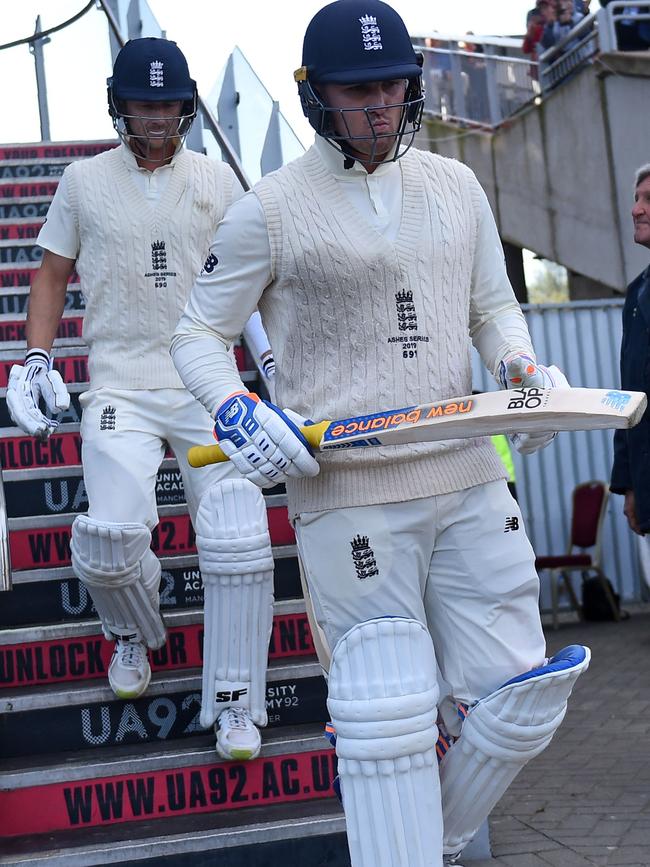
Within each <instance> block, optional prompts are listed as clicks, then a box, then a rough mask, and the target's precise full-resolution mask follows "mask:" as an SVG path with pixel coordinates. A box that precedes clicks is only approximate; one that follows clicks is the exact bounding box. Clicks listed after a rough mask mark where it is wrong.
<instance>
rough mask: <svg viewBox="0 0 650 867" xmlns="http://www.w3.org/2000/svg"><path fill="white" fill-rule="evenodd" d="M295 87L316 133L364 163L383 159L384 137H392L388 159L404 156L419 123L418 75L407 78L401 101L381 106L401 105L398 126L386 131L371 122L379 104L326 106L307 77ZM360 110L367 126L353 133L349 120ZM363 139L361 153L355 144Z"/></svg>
mask: <svg viewBox="0 0 650 867" xmlns="http://www.w3.org/2000/svg"><path fill="white" fill-rule="evenodd" d="M298 91H299V94H300V100H301V103H302V108H303V112H304V114H305V117H306V118H307V120H308V121H309V123H310V125H311V126H312V127H313V129H314V130H315V131H316V133H317V134H318V135H319V136H321V137H322V138H324V139H326V140H327V141H328V142H329V143H330V144H331V145H333V146H334V147H335V148H337V149H338V150H340V151H341V152H342V153H343V154H344V155H346V156H352V157H353V158H354V159H361V161H362V162H363V163H364V164H365V165H378V164H380V163H382V162H385V161H386V158H387V153H386V151H387V149H386V148H385V147H382V144H383V142H384V141H385V140H387V139H391V147H390V148H389V149H388V151H389V153H390V156H389V157H388V159H390V160H393V161H394V160H398V159H399V158H400V157H402V156H404V154H405V153H406V152H407V151H408V149H409V148H410V147H411V146H412V144H413V140H414V138H415V135H416V133H418V132H419V131H420V129H421V126H422V111H423V109H424V91H423V89H422V82H421V79H420V78H417V79H415V80H412V81H409V82H408V86H407V88H406V93H405V95H404V99H403V101H400V102H397V103H392V104H390V105H383V106H381V107H382V108H384V109H395V108H399V109H401V113H400V120H399V123H398V125H397V128H396V129H393V130H389V131H387V132H379V131H377V129H376V127H375V124H374V122H373V114H374V113H375V112H376V111H377V109H378V108H379V107H378V106H372V105H371V106H363V107H359V108H342V107H340V106H328V105H326V104H325V103H324V101H323V99H322V98H321V96H320V94H319V92H318V91H317V90H316V89H315V88H314V87H312V85H311V83H310V82H308V81H305V82H299V83H298ZM360 114H363V115H364V117H365V121H366V123H365V126H366V128H367V129H366V130H365V131H364V132H363V134H358V133H357V134H356V135H355V134H354V132H353V130H352V129H351V122H352V121H353V119H354V117H355V116H357V117H358V116H359V115H360ZM337 121H338V123H337ZM337 127H338V130H337ZM362 143H363V144H364V145H365V146H366V147H365V149H364V151H363V153H361V152H360V150H359V148H357V147H355V145H359V144H362ZM368 144H370V149H369V153H367V151H368V148H367V145H368Z"/></svg>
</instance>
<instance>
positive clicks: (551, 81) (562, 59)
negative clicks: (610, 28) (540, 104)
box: [539, 9, 607, 92]
mask: <svg viewBox="0 0 650 867" xmlns="http://www.w3.org/2000/svg"><path fill="white" fill-rule="evenodd" d="M601 11H602V12H606V11H607V10H606V9H602V10H601ZM597 19H598V13H592V14H591V15H586V16H585V17H584V18H583V19H582V21H580V22H578V24H576V26H575V27H574V28H573V29H572V30H570V31H569V33H567V34H566V36H565V37H564V38H563V39H561V40H560V41H559V42H558V43H557V44H556V45H553V46H552V47H551V48H549V49H548V50H547V51H545V52H544V53H543V54H542V55H541V56H540V58H539V77H540V83H541V86H542V91H544V92H545V91H548V90H551V89H552V88H554V87H556V86H557V85H558V84H559V83H560V82H562V81H564V80H565V79H566V78H567V77H568V76H569V75H571V74H572V73H573V72H575V71H576V70H577V69H578V68H579V67H581V66H583V65H584V64H585V63H587V62H588V61H589V60H591V58H592V57H594V56H595V55H596V54H597V53H598V51H599V50H600V46H599V41H598V27H597Z"/></svg>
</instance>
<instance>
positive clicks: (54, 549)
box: [0, 440, 296, 569]
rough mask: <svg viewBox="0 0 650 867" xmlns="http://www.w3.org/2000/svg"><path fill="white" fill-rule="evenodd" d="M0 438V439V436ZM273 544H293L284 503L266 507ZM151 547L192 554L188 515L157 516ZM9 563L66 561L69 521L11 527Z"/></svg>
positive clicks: (33, 565) (162, 552) (35, 565)
mask: <svg viewBox="0 0 650 867" xmlns="http://www.w3.org/2000/svg"><path fill="white" fill-rule="evenodd" d="M0 442H1V440H0ZM267 515H268V520H269V532H270V534H271V543H272V544H273V545H293V544H295V538H296V537H295V535H294V532H293V527H292V526H291V525H290V524H289V519H288V516H287V507H286V506H273V507H271V508H269V509H267ZM152 536H153V542H152V546H151V547H152V548H153V550H154V552H155V553H156V554H157V555H158V556H161V557H162V556H164V557H171V556H175V555H179V556H180V555H182V554H195V553H196V546H195V544H194V529H193V528H192V522H191V521H190V516H189V515H170V516H169V517H165V518H161V520H160V523H159V524H158V526H157V527H156V528H155V529H154V531H153V533H152ZM9 546H10V550H11V563H12V566H13V568H14V569H42V568H44V567H48V566H68V565H69V564H70V525H67V526H66V525H63V526H60V527H41V528H39V529H33V530H12V531H11V532H10V533H9Z"/></svg>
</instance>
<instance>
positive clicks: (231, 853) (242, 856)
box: [0, 798, 350, 867]
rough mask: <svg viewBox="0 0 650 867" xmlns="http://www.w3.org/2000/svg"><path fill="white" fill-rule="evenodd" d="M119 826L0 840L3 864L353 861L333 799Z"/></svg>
mask: <svg viewBox="0 0 650 867" xmlns="http://www.w3.org/2000/svg"><path fill="white" fill-rule="evenodd" d="M128 837H129V839H128V840H125V839H123V838H124V829H123V828H122V827H121V826H119V825H118V826H114V827H111V826H106V827H103V828H101V827H100V828H87V829H85V830H84V833H83V839H80V835H79V834H78V833H77V832H75V831H68V832H59V833H57V834H53V835H50V834H48V835H47V836H45V835H42V836H38V837H30V838H14V839H11V840H6V841H3V847H4V850H5V853H6V854H4V855H1V854H0V864H1V865H4V867H43V865H46V867H69V865H70V864H82V865H84V867H95V865H107V864H137V863H142V862H144V863H145V864H147V865H150V867H158V865H162V864H164V865H165V867H175V865H178V867H185V865H190V867H214V865H215V864H218V865H219V867H278V865H284V864H304V865H306V867H350V859H349V855H348V847H347V840H346V836H345V819H344V817H343V811H342V809H341V806H340V804H339V802H338V800H337V799H336V798H329V799H324V800H321V801H315V802H311V803H310V802H306V803H304V802H303V803H293V804H275V805H273V806H272V807H269V808H266V809H265V808H264V807H250V808H249V809H247V810H244V811H241V812H239V813H226V814H208V815H200V814H199V815H194V816H168V817H167V818H166V820H165V823H164V828H161V827H160V825H159V823H157V822H146V821H145V822H133V823H131V824H129V826H128Z"/></svg>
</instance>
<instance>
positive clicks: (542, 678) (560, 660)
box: [440, 644, 591, 854]
mask: <svg viewBox="0 0 650 867" xmlns="http://www.w3.org/2000/svg"><path fill="white" fill-rule="evenodd" d="M590 659H591V653H590V651H589V648H587V647H582V646H581V645H579V644H575V645H570V646H569V647H566V648H565V649H564V650H561V651H560V652H559V653H558V654H557V655H556V656H554V657H553V658H552V659H550V660H549V662H548V664H546V665H543V666H541V667H540V668H534V669H532V670H531V671H527V672H526V673H525V674H522V675H519V677H515V678H513V679H512V680H510V681H508V682H507V683H505V684H504V685H503V686H502V687H500V688H499V689H497V690H496V691H495V692H493V693H491V694H490V695H488V696H486V698H483V699H481V700H480V701H478V702H477V703H476V704H475V705H473V707H471V708H470V711H469V714H468V715H467V719H466V720H465V722H464V723H463V728H462V730H461V735H460V738H459V739H458V740H457V741H456V743H455V744H454V745H453V746H452V747H451V749H450V750H449V752H448V753H447V754H446V755H445V757H444V758H443V760H442V762H441V763H440V782H441V786H442V807H443V816H444V827H445V850H444V851H445V853H446V854H455V853H457V852H460V851H461V850H462V848H463V847H464V846H466V845H467V843H469V841H470V840H471V839H472V837H473V836H474V835H475V834H476V832H477V831H478V829H479V827H480V826H481V825H482V824H483V822H484V821H485V819H486V818H487V817H488V815H489V813H490V812H491V811H492V808H493V807H494V806H495V804H496V803H497V801H498V800H499V799H500V798H501V796H502V795H503V793H504V792H505V791H506V789H507V788H508V786H509V785H510V783H511V782H512V781H513V780H514V778H515V777H516V776H517V774H518V773H519V771H520V770H521V769H522V768H523V767H524V765H526V764H527V763H528V762H529V761H530V760H531V759H533V758H535V756H537V755H539V753H541V752H542V750H544V749H545V748H546V747H547V746H548V744H549V743H550V741H551V738H552V737H553V735H554V734H555V732H556V730H557V728H558V726H559V725H560V723H561V722H562V720H563V719H564V715H565V713H566V709H567V701H568V698H569V696H570V695H571V690H572V689H573V685H574V683H575V682H576V680H577V679H578V677H579V676H580V675H581V674H582V672H583V671H585V670H586V669H587V668H588V666H589V660H590Z"/></svg>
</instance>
